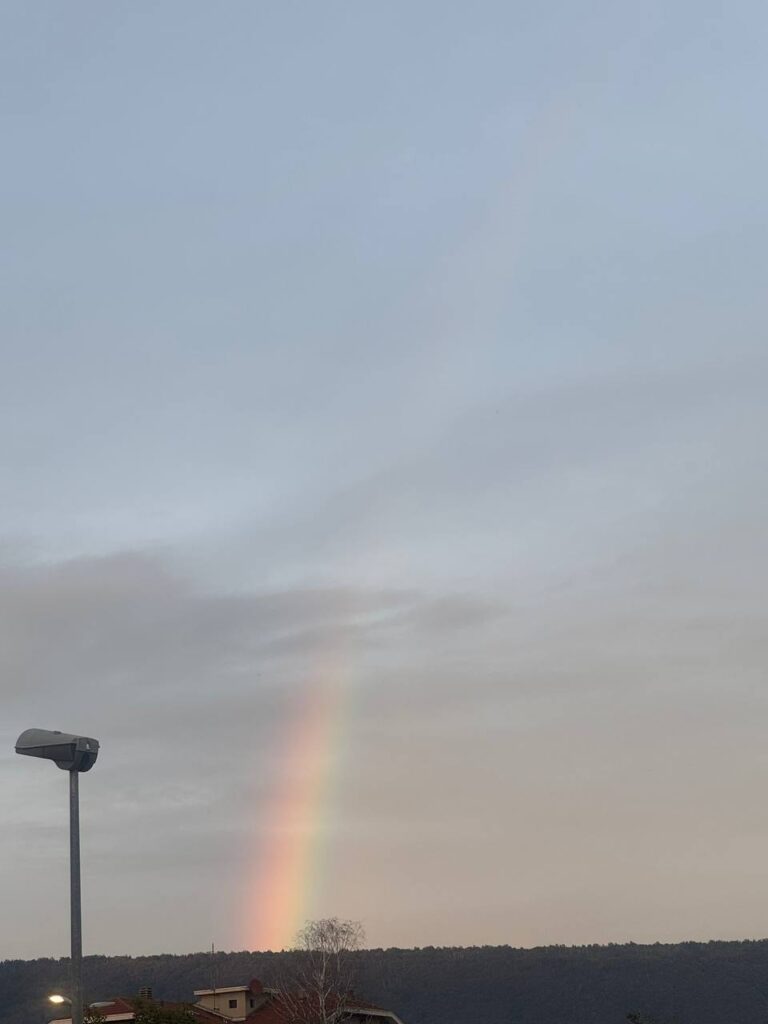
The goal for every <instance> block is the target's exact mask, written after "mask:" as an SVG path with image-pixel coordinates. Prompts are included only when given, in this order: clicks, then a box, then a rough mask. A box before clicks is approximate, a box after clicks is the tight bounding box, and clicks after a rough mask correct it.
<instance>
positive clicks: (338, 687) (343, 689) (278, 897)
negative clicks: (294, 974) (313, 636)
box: [246, 649, 352, 950]
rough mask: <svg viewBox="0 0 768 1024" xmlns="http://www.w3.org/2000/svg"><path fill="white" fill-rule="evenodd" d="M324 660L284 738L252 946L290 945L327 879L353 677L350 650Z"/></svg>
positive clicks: (251, 912)
mask: <svg viewBox="0 0 768 1024" xmlns="http://www.w3.org/2000/svg"><path fill="white" fill-rule="evenodd" d="M322 661H323V663H324V667H323V669H322V670H321V671H318V672H316V673H315V674H314V675H313V677H312V678H311V680H310V682H309V684H308V686H307V687H306V689H305V691H304V693H303V694H302V696H301V697H300V701H299V710H298V713H296V714H294V715H293V716H292V719H291V722H290V725H289V727H288V730H287V735H284V736H283V737H282V738H281V751H280V752H279V753H280V760H279V762H278V765H277V768H278V770H279V777H278V780H277V784H276V786H275V789H274V791H273V793H272V796H271V798H270V799H269V800H268V801H267V805H266V807H263V808H262V810H261V813H260V818H261V820H262V821H263V822H264V825H265V829H266V830H267V831H266V832H265V840H264V842H263V844H262V851H261V855H260V856H259V857H258V859H257V864H256V873H255V877H254V879H253V880H252V883H251V885H250V886H249V896H250V898H249V900H248V921H247V929H248V932H247V936H246V944H247V948H249V949H272V950H280V949H285V948H288V947H290V946H291V945H292V943H293V940H294V938H295V936H296V933H297V931H298V930H299V928H301V926H302V925H303V924H304V923H305V920H306V919H307V918H308V917H311V916H312V908H313V904H314V901H315V900H316V898H317V895H318V892H319V889H320V886H321V884H322V876H323V866H324V860H325V848H326V846H327V841H328V838H329V831H330V821H329V818H330V808H331V805H332V797H333V790H334V788H335V783H336V780H337V778H338V776H339V770H340V760H341V759H340V756H339V749H340V745H341V742H342V733H343V731H344V724H345V722H346V718H347V712H348V704H349V699H348V698H349V693H350V690H351V684H352V673H351V670H350V665H349V660H348V658H347V657H346V656H345V652H342V651H341V650H339V649H337V650H336V651H335V652H334V656H333V657H330V658H329V657H326V658H324V659H322Z"/></svg>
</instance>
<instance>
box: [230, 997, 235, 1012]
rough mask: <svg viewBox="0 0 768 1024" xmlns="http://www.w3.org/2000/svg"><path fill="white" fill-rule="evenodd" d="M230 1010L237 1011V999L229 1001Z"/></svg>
mask: <svg viewBox="0 0 768 1024" xmlns="http://www.w3.org/2000/svg"><path fill="white" fill-rule="evenodd" d="M229 1008H230V1010H236V1009H237V1000H236V999H230V1000H229Z"/></svg>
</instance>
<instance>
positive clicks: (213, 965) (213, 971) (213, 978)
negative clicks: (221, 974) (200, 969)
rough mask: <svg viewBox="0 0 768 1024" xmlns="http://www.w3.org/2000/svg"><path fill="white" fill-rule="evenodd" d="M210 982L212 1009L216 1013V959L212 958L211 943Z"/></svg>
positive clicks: (212, 949)
mask: <svg viewBox="0 0 768 1024" xmlns="http://www.w3.org/2000/svg"><path fill="white" fill-rule="evenodd" d="M211 982H212V984H211V988H212V989H213V1009H214V1010H215V1011H218V1009H219V1008H218V1006H217V1005H216V958H215V956H214V948H213V943H211Z"/></svg>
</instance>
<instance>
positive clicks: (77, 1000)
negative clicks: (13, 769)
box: [16, 729, 99, 1024]
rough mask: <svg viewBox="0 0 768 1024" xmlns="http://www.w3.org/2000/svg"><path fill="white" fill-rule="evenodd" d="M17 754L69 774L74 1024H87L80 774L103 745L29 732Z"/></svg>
mask: <svg viewBox="0 0 768 1024" xmlns="http://www.w3.org/2000/svg"><path fill="white" fill-rule="evenodd" d="M16 753H17V754H27V755H29V756H30V757H42V758H45V759H46V760H48V761H53V762H54V763H55V764H56V765H57V767H59V768H62V769H63V770H64V771H66V772H68V773H69V897H70V930H71V940H72V955H71V960H70V966H71V970H72V978H71V982H70V986H71V991H72V995H71V1000H70V1001H71V1004H72V1024H83V929H82V916H81V905H80V772H87V771H89V770H90V769H91V768H92V767H93V766H94V764H95V762H96V758H97V757H98V754H99V741H98V740H94V739H92V738H91V737H89V736H74V735H72V734H71V733H64V732H56V731H54V732H51V731H50V730H48V729H27V730H26V732H23V733H22V734H21V736H19V738H18V740H17V741H16Z"/></svg>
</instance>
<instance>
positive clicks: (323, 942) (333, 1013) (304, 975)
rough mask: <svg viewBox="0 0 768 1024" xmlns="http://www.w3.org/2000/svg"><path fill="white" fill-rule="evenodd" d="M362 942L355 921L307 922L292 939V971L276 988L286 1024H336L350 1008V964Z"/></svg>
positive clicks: (352, 968) (332, 918)
mask: <svg viewBox="0 0 768 1024" xmlns="http://www.w3.org/2000/svg"><path fill="white" fill-rule="evenodd" d="M364 941H365V933H364V931H363V926H362V925H361V924H360V923H359V922H357V921H340V920H339V919H338V918H336V917H328V918H324V919H323V920H321V921H308V922H307V924H306V925H305V926H304V927H303V928H302V929H301V931H300V932H299V934H298V935H297V937H296V946H295V948H294V949H293V950H292V956H291V960H292V967H291V968H290V969H289V970H288V972H287V975H286V977H285V978H284V979H282V980H281V983H280V984H279V985H278V991H279V1001H280V1004H281V1008H282V1012H283V1014H284V1017H285V1022H286V1024H336V1022H338V1021H340V1020H341V1019H342V1018H343V1017H344V1015H345V1012H346V1010H347V1009H348V1007H349V1006H350V1005H351V997H352V985H353V981H354V963H353V957H352V956H350V954H351V953H353V952H354V951H355V950H357V949H360V948H361V947H362V945H363V942H364Z"/></svg>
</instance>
